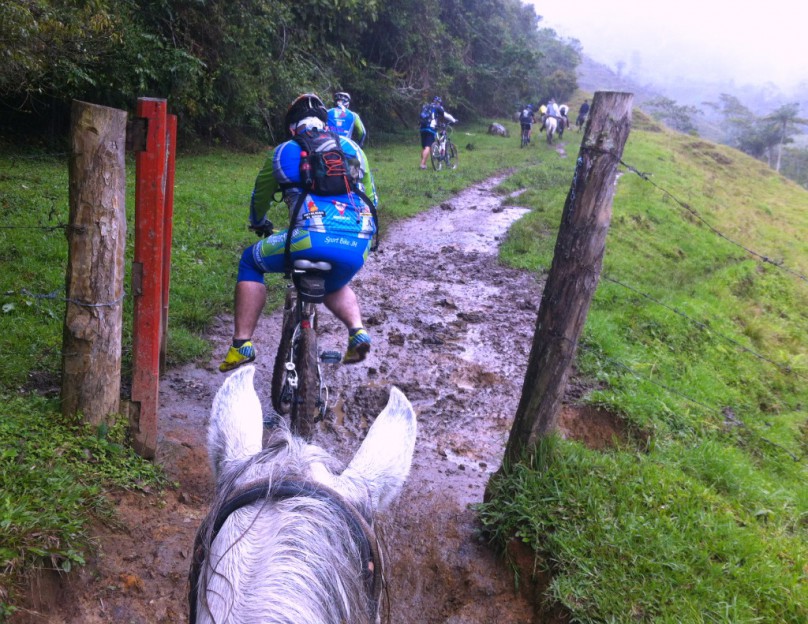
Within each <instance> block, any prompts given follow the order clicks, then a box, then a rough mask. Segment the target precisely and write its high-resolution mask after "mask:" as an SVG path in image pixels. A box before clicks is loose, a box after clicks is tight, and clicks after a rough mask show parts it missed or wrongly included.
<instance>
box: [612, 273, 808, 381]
mask: <svg viewBox="0 0 808 624" xmlns="http://www.w3.org/2000/svg"><path fill="white" fill-rule="evenodd" d="M601 279H604V280H606V281H607V282H611V283H613V284H617V285H618V286H622V287H623V288H626V289H627V290H630V291H631V292H633V293H635V294H637V295H640V296H641V297H644V298H645V299H648V300H649V301H653V302H654V303H656V304H657V305H659V306H662V307H663V308H665V309H666V310H670V311H671V312H673V313H675V314H678V315H679V316H681V317H682V318H684V319H687V320H688V321H690V322H691V323H693V324H694V325H696V326H697V327H699V328H700V329H702V330H703V331H707V332H710V333H711V334H713V335H715V336H717V337H719V338H721V339H722V340H725V341H726V342H728V343H730V344H732V345H734V346H736V347H738V348H739V349H741V350H742V351H745V352H746V353H749V354H750V355H753V356H755V357H756V358H758V359H760V360H762V361H764V362H768V363H769V364H772V365H773V366H776V367H777V368H778V369H780V370H782V371H783V372H785V373H788V374H791V375H796V376H797V377H800V378H801V379H806V380H808V377H806V376H804V375H802V374H800V373H799V372H798V371H796V370H794V369H793V368H792V367H791V366H789V365H788V364H783V363H781V362H777V361H775V360H772V359H771V358H769V357H767V356H765V355H763V354H762V353H758V352H757V351H755V350H754V349H751V348H749V347H747V346H746V345H744V344H741V343H740V342H738V341H737V340H735V339H734V338H731V337H730V336H727V335H725V334H722V333H721V332H719V331H717V330H715V329H713V328H712V327H710V326H709V325H708V324H707V323H705V322H703V321H699V320H698V319H695V318H693V317H691V316H689V315H688V314H686V313H685V312H682V311H681V310H678V309H677V308H674V307H673V306H670V305H668V304H666V303H664V302H662V301H660V300H659V299H656V298H655V297H652V296H651V295H649V294H647V293H644V292H642V291H641V290H638V289H637V288H634V287H633V286H629V285H628V284H624V283H623V282H621V281H619V280H616V279H614V278H613V277H610V276H608V275H601Z"/></svg>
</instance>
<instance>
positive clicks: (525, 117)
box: [519, 108, 533, 123]
mask: <svg viewBox="0 0 808 624" xmlns="http://www.w3.org/2000/svg"><path fill="white" fill-rule="evenodd" d="M532 115H533V113H532V112H531V110H530V109H529V108H523V109H522V113H521V114H520V115H519V122H520V123H530V117H531V116H532Z"/></svg>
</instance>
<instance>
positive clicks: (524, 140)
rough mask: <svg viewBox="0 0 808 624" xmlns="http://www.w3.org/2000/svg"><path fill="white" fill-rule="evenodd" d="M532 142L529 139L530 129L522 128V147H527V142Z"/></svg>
mask: <svg viewBox="0 0 808 624" xmlns="http://www.w3.org/2000/svg"><path fill="white" fill-rule="evenodd" d="M529 142H530V140H529V139H528V131H527V130H526V129H524V128H523V129H522V147H526V146H527V144H528V143H529Z"/></svg>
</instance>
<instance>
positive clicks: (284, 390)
mask: <svg viewBox="0 0 808 624" xmlns="http://www.w3.org/2000/svg"><path fill="white" fill-rule="evenodd" d="M296 304H297V298H296V296H295V289H294V288H288V289H287V290H286V299H285V301H284V305H283V325H282V326H281V337H280V342H279V343H278V352H277V353H276V354H275V365H274V366H273V368H272V407H274V408H275V411H276V412H278V414H288V413H289V411H290V410H291V407H292V403H293V401H294V390H293V388H291V387H290V386H289V383H288V377H287V370H286V363H287V362H289V361H290V353H291V349H292V337H293V335H294V333H295V327H296V326H297V324H298V322H299V319H298V318H297V312H296V309H295V308H296ZM292 361H293V358H292Z"/></svg>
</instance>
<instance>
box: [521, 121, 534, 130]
mask: <svg viewBox="0 0 808 624" xmlns="http://www.w3.org/2000/svg"><path fill="white" fill-rule="evenodd" d="M532 127H533V124H532V123H530V122H527V123H525V122H522V130H530V129H531V128H532Z"/></svg>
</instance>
